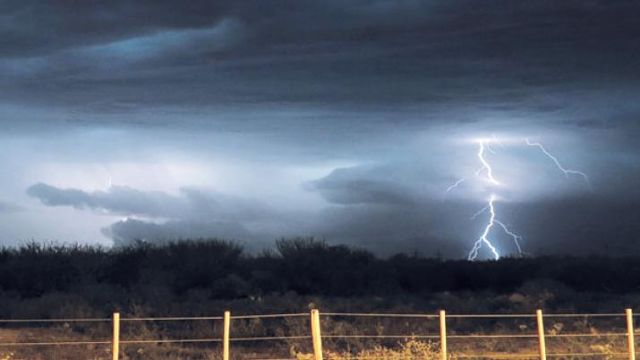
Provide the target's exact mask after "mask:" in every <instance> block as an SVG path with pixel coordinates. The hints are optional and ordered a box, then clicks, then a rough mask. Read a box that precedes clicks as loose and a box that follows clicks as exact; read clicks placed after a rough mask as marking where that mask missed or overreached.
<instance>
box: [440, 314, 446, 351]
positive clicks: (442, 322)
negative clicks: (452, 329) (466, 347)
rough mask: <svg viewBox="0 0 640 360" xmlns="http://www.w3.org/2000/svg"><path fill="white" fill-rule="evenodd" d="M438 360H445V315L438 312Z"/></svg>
mask: <svg viewBox="0 0 640 360" xmlns="http://www.w3.org/2000/svg"><path fill="white" fill-rule="evenodd" d="M440 358H441V360H447V313H446V312H445V311H444V310H440Z"/></svg>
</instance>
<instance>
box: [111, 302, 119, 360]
mask: <svg viewBox="0 0 640 360" xmlns="http://www.w3.org/2000/svg"><path fill="white" fill-rule="evenodd" d="M119 355H120V313H117V312H116V313H113V340H112V343H111V357H112V359H113V360H118V357H119Z"/></svg>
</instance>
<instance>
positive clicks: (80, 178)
mask: <svg viewBox="0 0 640 360" xmlns="http://www.w3.org/2000/svg"><path fill="white" fill-rule="evenodd" d="M0 14H1V15H0V39H2V41H1V42H0V74H1V76H0V122H1V125H2V129H1V130H0V171H2V174H3V176H2V177H0V240H1V241H2V243H3V244H4V245H15V244H20V243H23V242H25V241H30V240H36V241H56V242H64V243H66V242H70V243H75V242H80V243H90V244H103V245H106V246H110V245H111V244H116V245H121V244H126V243H129V242H130V241H132V240H134V239H145V240H147V241H162V240H170V239H180V238H196V237H198V238H199V237H222V238H226V239H234V240H238V241H241V242H242V243H244V244H245V245H246V246H247V247H248V248H252V249H260V248H263V247H265V246H270V244H271V243H272V241H273V240H274V239H276V238H280V237H290V236H317V237H320V238H325V239H327V241H329V242H334V243H347V244H355V245H357V246H361V247H364V248H368V249H371V250H373V251H376V252H379V253H381V254H389V253H393V252H398V251H416V250H417V251H420V252H422V253H425V254H436V253H438V254H441V255H443V256H447V257H458V258H464V257H466V256H467V253H468V251H469V249H470V248H471V246H472V245H473V242H474V241H475V240H476V239H477V238H478V236H479V234H481V232H482V230H483V227H484V225H485V222H486V219H483V218H482V217H478V218H476V219H473V220H472V219H471V217H472V216H473V214H474V213H476V212H477V211H478V210H479V209H481V208H482V207H483V206H485V202H486V199H487V198H488V196H489V195H490V194H491V193H493V192H494V190H495V189H493V188H492V186H491V184H487V183H486V182H483V181H465V182H462V183H461V184H460V186H459V187H458V188H456V189H455V191H451V192H449V193H446V189H447V188H448V187H449V186H451V185H452V184H453V183H455V182H456V181H457V180H458V179H461V178H474V176H476V175H474V174H475V173H476V171H477V170H478V168H479V164H478V157H477V142H474V139H479V138H496V139H501V141H500V145H497V146H492V149H491V151H488V152H487V153H486V154H485V155H486V157H487V158H488V159H489V160H490V161H491V164H492V167H493V170H494V175H495V177H496V178H497V179H499V180H500V183H501V184H502V185H501V186H500V188H499V196H500V199H499V203H497V205H496V206H497V207H499V209H498V211H499V212H500V219H501V221H502V222H504V223H505V224H507V225H508V226H509V228H510V229H513V230H517V233H518V234H520V235H522V236H523V240H522V246H523V248H524V250H525V252H527V253H531V254H549V253H561V254H565V253H566V254H588V253H608V254H628V253H630V252H633V253H638V252H640V243H639V242H640V235H638V234H640V189H639V188H638V184H640V142H639V141H638V140H637V138H638V136H640V118H639V115H640V102H638V101H637V99H638V97H639V93H640V42H638V41H637V39H638V36H640V23H638V21H637V19H638V16H639V15H640V5H638V4H637V3H636V2H633V1H611V0H608V1H561V2H558V1H528V2H520V1H517V2H515V1H506V0H501V1H483V2H477V1H471V0H468V1H467V0H455V1H445V2H442V1H383V0H379V1H348V2H345V1H300V0H296V1H274V2H245V1H217V2H210V1H195V2H190V3H189V6H185V5H184V4H179V3H177V2H175V1H157V0H156V1H132V0H117V1H109V2H101V3H98V4H96V3H93V2H86V3H82V2H68V3H61V2H57V3H54V2H44V1H29V0H27V1H24V0H23V1H5V2H2V3H1V4H0ZM525 138H528V139H530V141H532V142H540V143H542V144H544V146H545V147H546V149H547V150H549V152H551V153H553V154H554V155H556V156H557V157H558V160H560V161H561V163H562V164H563V165H565V166H566V167H567V168H571V169H579V170H581V171H584V172H585V173H586V174H588V175H589V178H590V182H591V188H589V186H585V183H584V181H582V179H581V178H577V177H574V176H564V174H562V172H561V171H559V169H558V168H557V167H556V166H555V165H554V163H553V162H551V161H550V160H549V158H548V157H546V156H545V154H544V153H542V152H541V151H540V150H539V149H537V148H535V146H529V145H527V144H526V142H525V140H524V139H525ZM475 180H478V179H475ZM479 180H482V179H479ZM494 240H495V242H496V244H497V245H498V247H499V248H500V250H501V252H502V253H503V254H514V253H516V249H515V248H514V246H513V243H512V242H510V239H509V238H508V237H506V236H504V234H503V235H499V234H497V235H496V236H495V239H494ZM480 257H481V258H488V257H491V254H490V253H489V252H488V251H487V249H482V250H481V252H480Z"/></svg>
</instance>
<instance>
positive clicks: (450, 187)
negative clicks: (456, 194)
mask: <svg viewBox="0 0 640 360" xmlns="http://www.w3.org/2000/svg"><path fill="white" fill-rule="evenodd" d="M466 180H467V179H465V178H460V179H458V180H457V181H456V182H455V183H453V184H452V185H451V186H449V187H448V188H447V190H445V191H444V192H445V193H447V194H448V193H450V192H451V190H453V189H455V188H457V187H458V186H460V184H462V183H463V182H465V181H466Z"/></svg>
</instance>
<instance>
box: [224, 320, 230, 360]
mask: <svg viewBox="0 0 640 360" xmlns="http://www.w3.org/2000/svg"><path fill="white" fill-rule="evenodd" d="M230 332H231V312H230V311H225V312H224V324H223V330H222V360H229V345H230V344H229V343H230V340H229V339H230Z"/></svg>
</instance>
